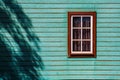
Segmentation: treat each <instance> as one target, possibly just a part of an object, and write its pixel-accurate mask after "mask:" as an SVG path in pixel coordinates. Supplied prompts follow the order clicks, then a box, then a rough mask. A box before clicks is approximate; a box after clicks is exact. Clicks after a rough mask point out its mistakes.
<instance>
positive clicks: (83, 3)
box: [18, 0, 120, 80]
mask: <svg viewBox="0 0 120 80" xmlns="http://www.w3.org/2000/svg"><path fill="white" fill-rule="evenodd" d="M18 1H19V3H20V4H21V5H22V7H23V8H24V11H25V12H26V13H27V15H28V16H29V17H30V18H31V19H32V22H33V25H34V29H35V33H36V34H37V35H38V36H39V38H40V40H41V44H39V45H40V47H41V51H40V55H41V56H42V59H43V61H44V64H45V71H44V76H45V78H46V79H48V80H53V79H56V80H59V79H120V0H59V1H58V0H18ZM68 11H96V12H97V33H96V34H97V57H96V58H68V56H67V26H68V25H67V12H68Z"/></svg>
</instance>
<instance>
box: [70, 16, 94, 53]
mask: <svg viewBox="0 0 120 80" xmlns="http://www.w3.org/2000/svg"><path fill="white" fill-rule="evenodd" d="M74 17H80V18H81V22H80V23H81V26H80V27H79V26H74V24H73V22H72V24H71V25H72V47H71V48H72V49H71V50H72V52H73V53H76V52H78V53H79V52H80V53H84V52H87V53H89V52H91V50H92V44H91V42H92V41H91V38H92V36H91V35H92V34H91V27H92V26H91V25H89V24H87V25H89V26H84V25H83V18H85V17H90V24H92V23H91V21H92V20H91V16H83V15H81V16H72V21H73V18H74ZM85 25H86V24H85ZM79 29H80V30H81V38H80V39H74V37H73V36H74V35H73V32H74V30H79ZM83 30H90V36H89V37H90V39H83ZM75 41H77V42H78V41H80V43H81V45H80V47H81V49H80V51H74V50H73V43H74V42H75ZM85 41H86V42H87V41H90V51H83V42H85Z"/></svg>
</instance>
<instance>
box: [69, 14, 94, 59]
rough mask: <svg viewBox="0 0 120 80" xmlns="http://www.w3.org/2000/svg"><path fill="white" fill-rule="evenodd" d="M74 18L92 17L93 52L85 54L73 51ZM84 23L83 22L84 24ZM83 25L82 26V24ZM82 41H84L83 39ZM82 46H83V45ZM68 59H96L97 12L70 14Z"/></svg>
mask: <svg viewBox="0 0 120 80" xmlns="http://www.w3.org/2000/svg"><path fill="white" fill-rule="evenodd" d="M73 16H90V17H91V18H92V19H91V20H90V23H91V24H92V27H91V29H90V30H91V32H92V33H91V34H90V35H92V37H91V40H92V41H90V42H91V45H92V48H90V50H91V52H89V53H88V52H83V51H78V52H74V51H73V49H72V48H73V45H72V44H73V43H72V39H73V37H72V36H73V31H72V30H73V29H72V28H73V19H72V17H73ZM82 23H83V22H82ZM82 23H81V24H82ZM81 40H82V39H81ZM81 46H82V44H81ZM68 57H96V12H68Z"/></svg>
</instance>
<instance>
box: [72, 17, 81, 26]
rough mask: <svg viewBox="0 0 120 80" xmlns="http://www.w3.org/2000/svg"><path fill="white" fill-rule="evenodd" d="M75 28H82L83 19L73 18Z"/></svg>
mask: <svg viewBox="0 0 120 80" xmlns="http://www.w3.org/2000/svg"><path fill="white" fill-rule="evenodd" d="M73 27H81V17H73Z"/></svg>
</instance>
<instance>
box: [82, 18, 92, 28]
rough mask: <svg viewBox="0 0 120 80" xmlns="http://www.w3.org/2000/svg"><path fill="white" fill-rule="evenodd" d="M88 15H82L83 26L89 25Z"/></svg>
mask: <svg viewBox="0 0 120 80" xmlns="http://www.w3.org/2000/svg"><path fill="white" fill-rule="evenodd" d="M90 25H91V23H90V17H83V27H90Z"/></svg>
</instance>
